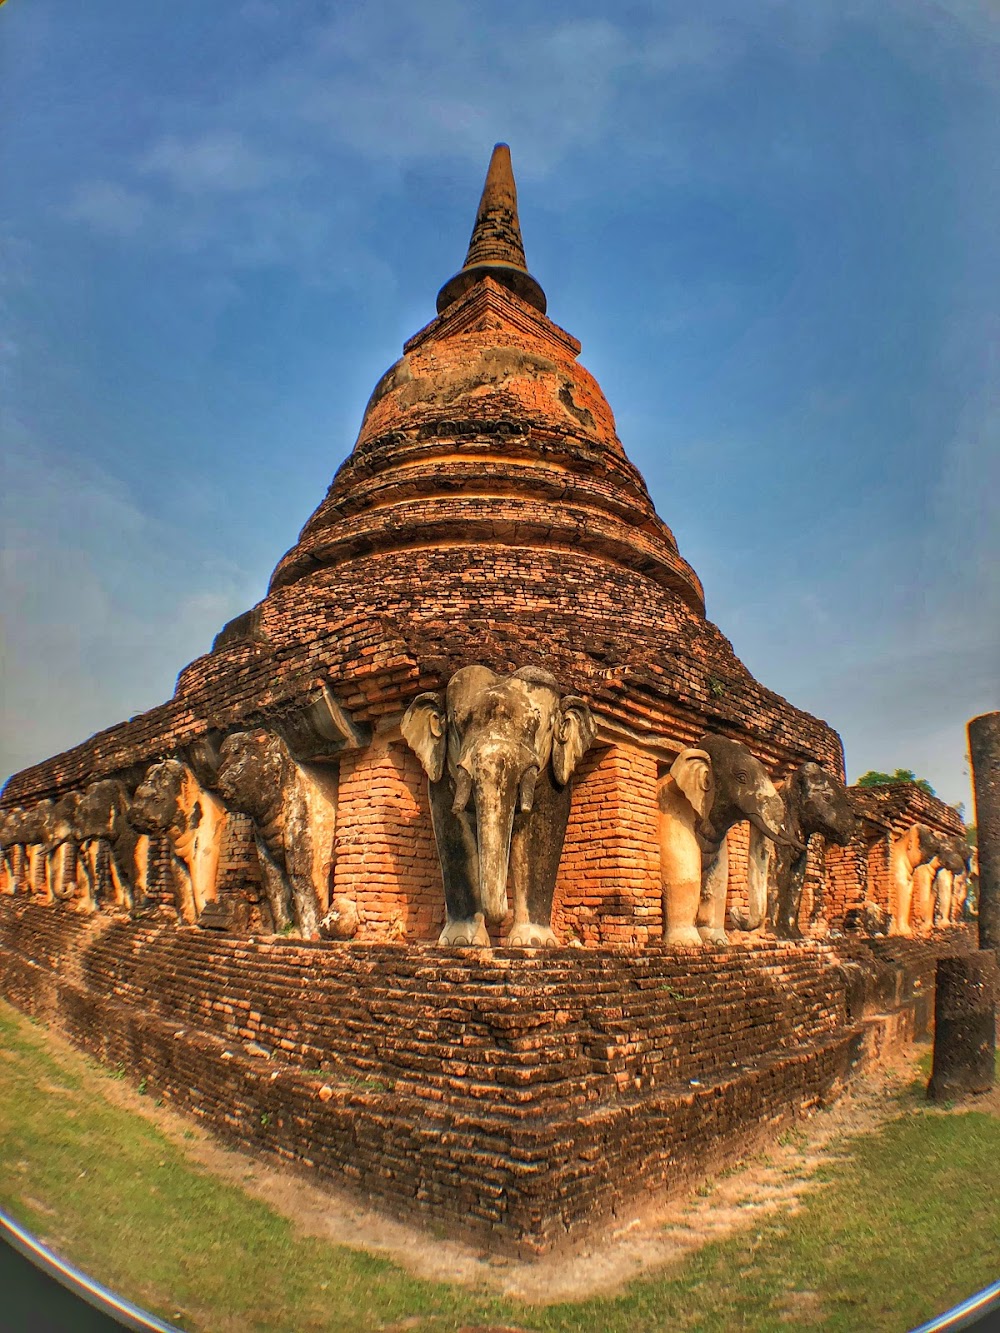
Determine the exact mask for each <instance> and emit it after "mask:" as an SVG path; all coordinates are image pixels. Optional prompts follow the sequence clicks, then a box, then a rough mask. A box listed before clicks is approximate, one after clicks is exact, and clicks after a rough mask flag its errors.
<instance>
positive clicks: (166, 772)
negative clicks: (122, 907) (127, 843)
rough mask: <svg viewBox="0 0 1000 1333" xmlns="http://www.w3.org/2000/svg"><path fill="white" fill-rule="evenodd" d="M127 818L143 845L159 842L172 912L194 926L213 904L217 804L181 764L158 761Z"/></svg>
mask: <svg viewBox="0 0 1000 1333" xmlns="http://www.w3.org/2000/svg"><path fill="white" fill-rule="evenodd" d="M130 818H131V822H132V824H133V826H134V827H135V828H136V829H138V830H139V831H140V832H142V833H143V834H145V835H146V836H147V838H148V839H150V840H152V839H164V840H165V842H166V844H167V846H168V847H169V849H170V857H171V869H172V877H173V889H174V901H175V904H176V906H177V910H178V912H179V914H180V916H181V918H182V919H183V920H184V921H186V922H188V923H189V924H191V923H194V922H195V921H197V920H198V918H199V916H200V915H201V913H202V912H203V911H204V910H205V907H206V905H207V904H208V903H209V902H214V901H215V900H216V898H217V879H218V871H219V854H220V852H221V849H222V835H223V832H224V830H225V825H226V809H225V806H224V805H223V803H222V801H221V800H220V799H219V798H218V797H217V796H215V795H214V794H213V793H211V792H209V791H207V790H206V789H205V788H204V787H203V786H202V785H201V783H200V782H199V781H198V779H197V778H196V777H195V775H194V772H193V771H192V770H191V769H190V768H189V767H188V765H187V764H184V763H182V762H181V761H180V760H179V759H163V760H161V761H160V762H159V763H156V764H153V765H151V767H150V768H149V769H148V771H147V773H146V775H145V777H144V778H143V780H142V782H141V783H140V784H139V786H138V787H137V789H136V791H135V794H134V796H133V797H132V802H131V807H130ZM147 876H148V872H147Z"/></svg>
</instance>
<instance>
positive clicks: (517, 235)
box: [437, 143, 545, 315]
mask: <svg viewBox="0 0 1000 1333" xmlns="http://www.w3.org/2000/svg"><path fill="white" fill-rule="evenodd" d="M487 277H489V278H493V279H494V280H495V281H496V282H499V283H502V284H503V286H504V287H507V288H509V289H510V291H512V292H514V293H516V294H517V295H518V296H520V297H521V298H522V299H523V300H525V301H527V302H528V303H529V304H530V305H533V306H534V307H535V309H536V310H540V311H541V312H542V314H543V315H544V314H545V293H544V292H543V291H542V289H541V287H540V286H539V284H538V283H537V282H536V281H535V279H534V278H533V277H532V276H531V274H530V273H529V272H528V266H527V263H526V262H525V258H524V242H523V241H522V240H521V224H520V222H519V221H518V218H517V186H516V185H515V184H514V171H513V169H512V167H511V165H510V149H509V148H508V147H507V145H506V144H505V143H498V144H497V145H496V147H495V148H494V149H493V156H492V157H491V158H490V166H489V170H488V171H487V173H486V184H485V185H484V186H483V197H482V198H481V199H480V201H479V211H478V212H477V213H476V225H475V226H474V227H473V228H472V239H471V240H470V241H469V253H468V254H467V255H466V257H465V264H464V266H463V268H462V269H461V270H460V271H459V272H458V273H456V274H455V276H454V277H453V278H449V279H448V281H447V282H446V283H445V285H444V286H443V287H442V288H441V290H440V292H438V299H437V308H438V314H441V312H442V311H444V310H446V309H447V308H448V306H450V305H451V304H452V303H453V302H455V301H457V300H458V298H459V297H460V296H462V295H463V294H464V293H465V292H467V291H468V290H469V288H470V287H471V286H473V284H474V283H477V282H479V280H480V279H481V278H487Z"/></svg>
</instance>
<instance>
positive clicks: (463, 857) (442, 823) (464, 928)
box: [430, 778, 492, 948]
mask: <svg viewBox="0 0 1000 1333" xmlns="http://www.w3.org/2000/svg"><path fill="white" fill-rule="evenodd" d="M453 800H454V795H453V792H452V790H451V784H450V783H449V782H448V780H447V779H446V778H445V779H442V781H440V782H434V783H431V786H430V804H431V824H432V826H433V828H434V841H435V843H436V844H437V852H438V861H439V863H440V865H441V879H442V881H443V883H444V904H445V923H444V929H443V930H442V931H441V934H440V935H439V936H438V944H440V945H442V946H443V947H447V948H468V947H480V948H489V946H490V944H491V943H492V941H491V940H490V935H489V931H488V930H487V929H486V917H485V914H484V913H483V911H482V906H481V904H480V901H479V851H478V849H477V846H476V828H475V823H474V821H473V816H472V814H471V813H470V812H469V811H468V810H463V811H462V812H461V813H460V814H456V813H455V812H454V810H452V808H451V807H452V801H453Z"/></svg>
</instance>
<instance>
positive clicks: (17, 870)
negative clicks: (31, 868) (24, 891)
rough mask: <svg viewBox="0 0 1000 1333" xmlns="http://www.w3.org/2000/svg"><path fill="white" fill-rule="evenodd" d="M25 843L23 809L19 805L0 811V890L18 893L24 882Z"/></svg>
mask: <svg viewBox="0 0 1000 1333" xmlns="http://www.w3.org/2000/svg"><path fill="white" fill-rule="evenodd" d="M26 864H27V845H26V843H25V841H24V809H23V807H22V806H20V805H15V806H12V807H11V808H10V809H9V810H4V811H3V812H0V890H2V892H4V893H10V894H14V893H18V892H19V891H20V889H21V887H22V885H23V883H24V876H25V869H26Z"/></svg>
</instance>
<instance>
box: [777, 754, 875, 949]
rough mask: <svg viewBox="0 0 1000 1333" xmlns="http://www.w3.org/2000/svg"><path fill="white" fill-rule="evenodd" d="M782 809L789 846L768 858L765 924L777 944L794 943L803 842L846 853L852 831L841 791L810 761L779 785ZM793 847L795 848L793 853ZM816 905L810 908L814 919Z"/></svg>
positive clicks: (797, 933)
mask: <svg viewBox="0 0 1000 1333" xmlns="http://www.w3.org/2000/svg"><path fill="white" fill-rule="evenodd" d="M781 797H782V800H783V801H784V803H785V822H784V826H783V830H782V831H783V832H784V834H785V837H786V838H790V839H792V842H785V843H780V844H778V845H777V848H776V855H775V858H774V867H773V880H772V892H771V893H770V894H769V902H768V919H769V921H770V923H771V925H772V927H773V929H774V932H775V934H776V935H778V936H779V937H780V938H782V939H799V938H800V937H801V934H802V932H801V930H800V929H799V907H800V905H801V902H802V890H803V887H804V885H805V878H806V862H807V861H808V850H807V849H808V846H809V839H810V838H811V837H812V836H813V834H814V833H818V834H819V835H820V837H822V838H824V839H825V840H826V841H827V842H833V843H836V844H837V845H838V846H840V847H846V846H847V844H848V843H849V842H850V840H851V838H853V836H854V834H855V833H856V832H857V831H858V819H857V816H856V815H855V813H854V811H853V809H852V808H851V801H850V797H849V796H848V794H847V789H846V787H845V786H844V784H843V783H842V782H841V781H840V779H839V778H836V777H834V776H833V774H832V773H828V772H827V771H826V769H825V768H823V767H822V766H821V765H820V764H816V763H813V762H812V761H811V760H809V761H807V762H806V763H804V764H800V765H799V767H798V768H797V769H795V770H794V772H793V773H791V774H790V775H789V776H788V778H787V779H786V780H785V781H784V782H783V783H782V785H781ZM793 843H798V844H799V845H800V847H801V850H798V849H797V848H796V847H795V846H794V845H793ZM818 907H819V904H818V903H817V904H814V911H813V914H814V916H816V915H818V914H819V913H818Z"/></svg>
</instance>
